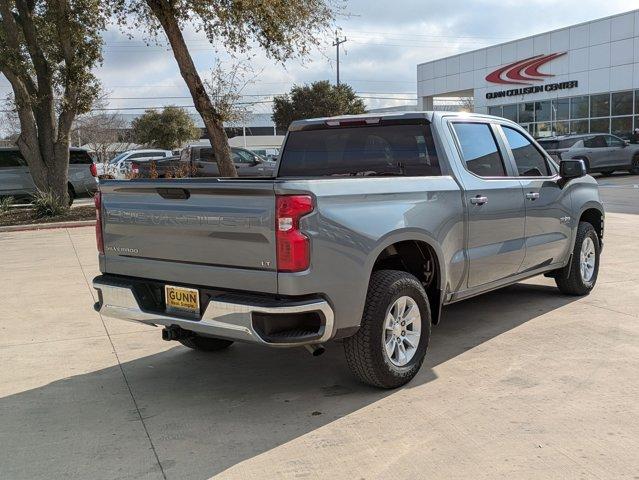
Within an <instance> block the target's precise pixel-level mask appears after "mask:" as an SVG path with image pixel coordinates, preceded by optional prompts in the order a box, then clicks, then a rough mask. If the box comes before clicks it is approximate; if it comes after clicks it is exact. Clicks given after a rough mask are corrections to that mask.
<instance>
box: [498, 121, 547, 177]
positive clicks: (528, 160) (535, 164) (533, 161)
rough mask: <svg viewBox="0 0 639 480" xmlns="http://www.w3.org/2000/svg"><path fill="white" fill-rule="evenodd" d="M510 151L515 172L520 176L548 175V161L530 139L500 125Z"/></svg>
mask: <svg viewBox="0 0 639 480" xmlns="http://www.w3.org/2000/svg"><path fill="white" fill-rule="evenodd" d="M502 129H503V131H504V134H505V135H506V139H507V140H508V144H509V146H510V151H511V152H512V153H513V157H514V158H515V163H516V164H517V172H518V173H519V175H520V176H522V177H545V176H548V175H550V171H549V170H548V162H546V158H545V157H544V156H543V155H542V154H541V152H540V151H539V150H537V147H535V146H534V145H533V144H532V143H531V141H530V140H528V139H527V138H526V137H525V136H523V135H522V134H521V133H520V132H518V131H517V130H515V129H514V128H510V127H506V126H502Z"/></svg>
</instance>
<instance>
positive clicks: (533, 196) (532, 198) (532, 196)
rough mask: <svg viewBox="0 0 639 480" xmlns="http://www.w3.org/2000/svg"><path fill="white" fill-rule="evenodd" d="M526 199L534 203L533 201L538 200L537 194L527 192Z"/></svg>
mask: <svg viewBox="0 0 639 480" xmlns="http://www.w3.org/2000/svg"><path fill="white" fill-rule="evenodd" d="M526 198H527V199H528V200H533V201H535V200H537V199H538V198H539V192H528V193H527V194H526Z"/></svg>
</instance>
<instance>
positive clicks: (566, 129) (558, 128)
mask: <svg viewBox="0 0 639 480" xmlns="http://www.w3.org/2000/svg"><path fill="white" fill-rule="evenodd" d="M552 130H553V135H568V134H569V133H570V124H569V123H568V122H555V123H553V129H552Z"/></svg>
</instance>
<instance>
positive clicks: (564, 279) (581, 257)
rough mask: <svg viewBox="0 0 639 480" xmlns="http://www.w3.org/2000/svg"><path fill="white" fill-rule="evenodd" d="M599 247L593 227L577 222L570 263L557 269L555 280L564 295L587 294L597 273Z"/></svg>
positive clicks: (592, 286)
mask: <svg viewBox="0 0 639 480" xmlns="http://www.w3.org/2000/svg"><path fill="white" fill-rule="evenodd" d="M600 252H601V247H600V245H599V237H598V236H597V232H596V231H595V229H594V227H593V226H592V225H591V224H590V223H587V222H579V227H578V229H577V238H576V240H575V247H574V248H573V252H572V258H571V260H570V263H569V264H568V265H566V266H565V267H564V268H562V269H560V270H558V271H557V275H556V276H555V282H556V283H557V287H559V290H560V291H561V293H564V294H566V295H588V294H589V293H590V291H591V290H592V289H593V288H594V287H595V283H596V282H597V275H598V274H599V254H600Z"/></svg>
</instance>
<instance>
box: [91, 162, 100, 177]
mask: <svg viewBox="0 0 639 480" xmlns="http://www.w3.org/2000/svg"><path fill="white" fill-rule="evenodd" d="M89 170H90V171H91V175H92V176H94V177H97V176H98V166H97V165H96V164H95V163H92V164H91V166H90V167H89Z"/></svg>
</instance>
